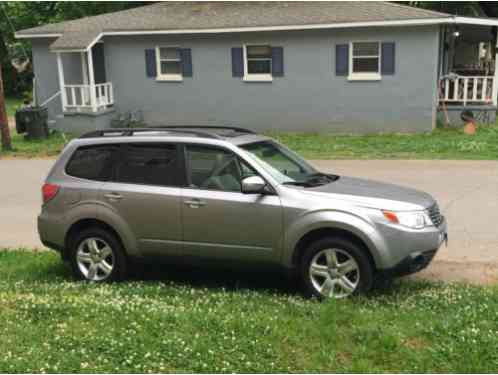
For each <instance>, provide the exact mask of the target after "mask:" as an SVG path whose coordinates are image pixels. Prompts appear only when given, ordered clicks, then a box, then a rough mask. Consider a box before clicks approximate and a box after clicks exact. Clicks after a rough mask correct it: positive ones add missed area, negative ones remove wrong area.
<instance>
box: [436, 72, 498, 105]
mask: <svg viewBox="0 0 498 375" xmlns="http://www.w3.org/2000/svg"><path fill="white" fill-rule="evenodd" d="M496 90H497V88H496V86H495V79H494V77H493V76H472V77H471V76H457V75H455V76H448V77H443V78H441V79H440V81H439V101H440V102H445V103H462V104H463V105H467V104H468V103H470V104H478V105H482V104H494V105H496Z"/></svg>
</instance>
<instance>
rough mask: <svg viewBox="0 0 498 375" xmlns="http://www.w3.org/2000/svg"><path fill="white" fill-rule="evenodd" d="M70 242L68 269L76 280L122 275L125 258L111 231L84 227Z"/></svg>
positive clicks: (100, 279)
mask: <svg viewBox="0 0 498 375" xmlns="http://www.w3.org/2000/svg"><path fill="white" fill-rule="evenodd" d="M71 243H72V245H71V249H70V262H71V268H72V270H73V273H74V275H75V276H76V277H77V278H78V279H83V280H88V281H96V282H103V281H117V280H122V279H124V278H125V276H126V271H127V264H126V257H125V255H124V251H123V248H122V246H121V243H120V242H119V240H118V239H117V238H116V236H114V234H112V233H110V232H108V231H106V230H104V229H101V228H90V229H85V230H83V231H82V232H80V233H79V234H77V235H76V236H75V238H74V240H73V241H72V242H71Z"/></svg>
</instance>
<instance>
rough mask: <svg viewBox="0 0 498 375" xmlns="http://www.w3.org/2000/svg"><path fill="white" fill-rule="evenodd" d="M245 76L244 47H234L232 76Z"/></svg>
mask: <svg viewBox="0 0 498 375" xmlns="http://www.w3.org/2000/svg"><path fill="white" fill-rule="evenodd" d="M243 76H244V53H243V51H242V47H234V48H232V77H243Z"/></svg>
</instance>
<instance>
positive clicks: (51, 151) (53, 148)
mask: <svg viewBox="0 0 498 375" xmlns="http://www.w3.org/2000/svg"><path fill="white" fill-rule="evenodd" d="M11 139H12V151H2V150H1V149H0V158H2V157H16V158H40V157H53V156H57V155H58V154H59V153H60V152H61V151H62V149H63V148H64V146H65V144H66V142H68V141H69V140H70V139H71V136H70V135H68V134H66V135H65V136H63V135H62V134H61V133H57V132H55V133H52V134H51V135H50V136H49V137H48V138H47V139H42V140H27V139H25V138H24V135H20V134H17V133H16V132H15V130H14V131H13V132H11Z"/></svg>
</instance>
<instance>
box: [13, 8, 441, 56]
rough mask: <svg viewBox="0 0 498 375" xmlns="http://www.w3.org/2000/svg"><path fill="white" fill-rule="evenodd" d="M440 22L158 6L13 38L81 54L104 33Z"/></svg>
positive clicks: (409, 11)
mask: <svg viewBox="0 0 498 375" xmlns="http://www.w3.org/2000/svg"><path fill="white" fill-rule="evenodd" d="M443 17H451V16H450V15H449V14H445V13H439V12H434V11H430V10H425V9H419V8H413V7H409V6H405V5H399V4H393V3H388V2H354V1H352V2H347V1H345V2H326V1H321V2H311V1H310V2H307V1H296V2H291V1H289V2H271V1H257V2H252V1H251V2H249V1H247V2H209V1H207V2H163V3H155V4H152V5H147V6H144V7H140V8H134V9H130V10H126V11H120V12H115V13H107V14H102V15H98V16H93V17H86V18H81V19H77V20H73V21H66V22H61V23H57V24H49V25H44V26H39V27H35V28H31V29H25V30H22V31H19V32H18V33H17V35H18V36H24V37H27V36H30V35H40V34H61V36H60V37H59V39H57V40H56V41H55V42H54V43H53V45H52V46H51V48H52V49H84V48H86V47H87V46H88V45H89V44H90V43H91V42H92V41H93V40H94V39H95V38H96V37H97V36H98V35H99V34H100V33H102V32H106V31H107V32H111V31H155V30H169V31H174V30H193V31H197V30H198V31H202V30H207V29H209V30H211V29H232V28H253V27H271V26H290V25H293V26H300V25H320V24H327V25H329V24H334V23H352V22H375V21H395V20H420V19H433V18H443Z"/></svg>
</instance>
